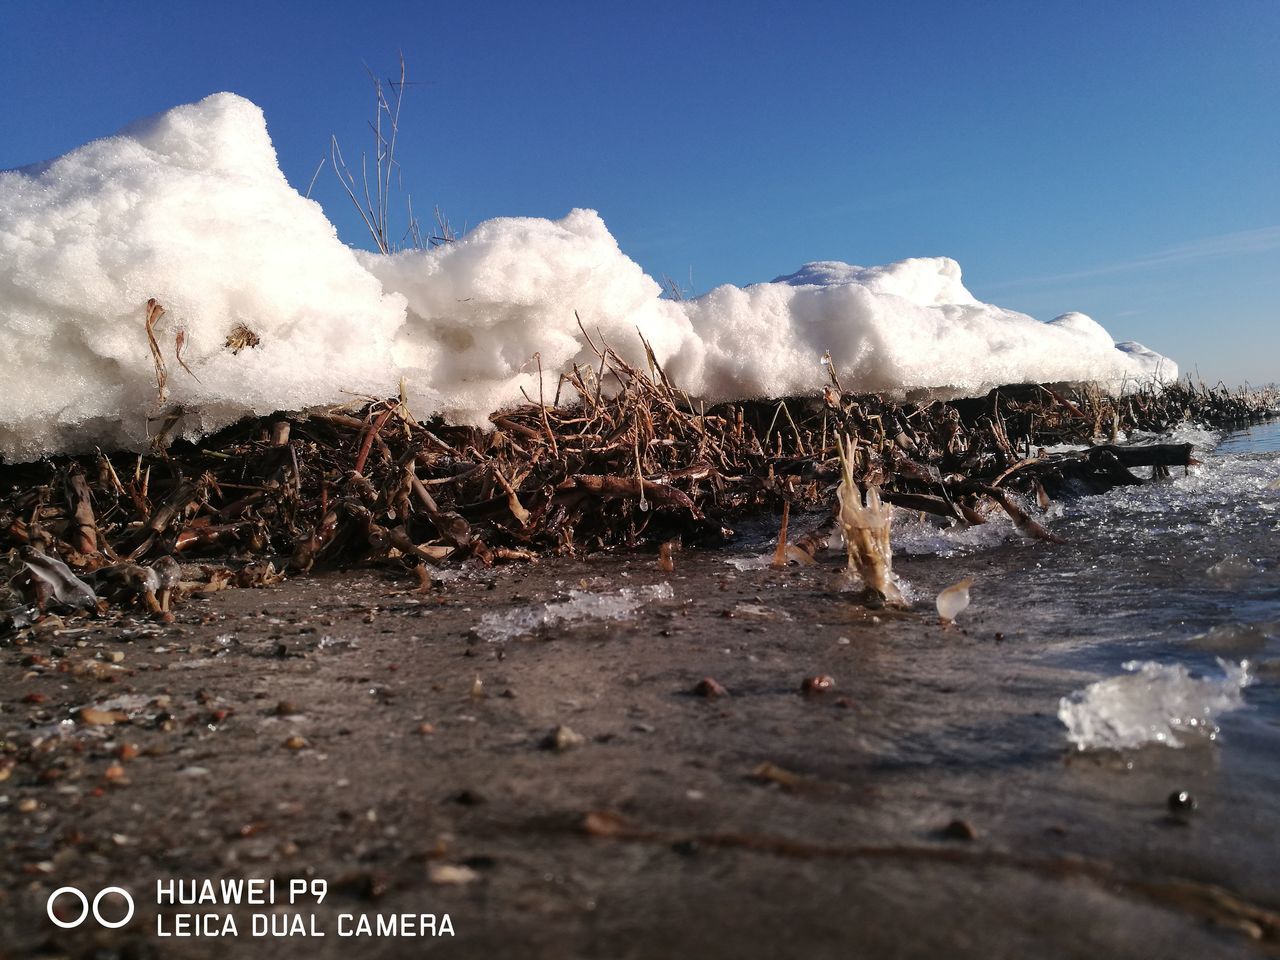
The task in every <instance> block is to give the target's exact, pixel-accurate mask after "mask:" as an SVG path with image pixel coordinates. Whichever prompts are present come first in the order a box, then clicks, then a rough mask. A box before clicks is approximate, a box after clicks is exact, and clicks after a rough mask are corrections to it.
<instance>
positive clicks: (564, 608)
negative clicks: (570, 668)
mask: <svg viewBox="0 0 1280 960" xmlns="http://www.w3.org/2000/svg"><path fill="white" fill-rule="evenodd" d="M673 596H675V592H674V591H673V590H672V589H671V584H669V583H666V582H663V583H657V584H653V585H651V586H647V587H623V588H622V589H621V590H616V591H614V592H612V593H592V592H590V591H587V590H570V591H569V597H568V599H567V600H560V601H556V602H554V603H540V604H534V605H533V606H529V607H523V608H520V609H517V610H506V611H494V612H491V613H486V614H485V615H484V616H483V617H481V618H480V623H479V624H477V625H476V628H475V631H476V635H477V636H479V637H480V638H481V639H483V640H487V641H489V642H490V643H494V642H497V641H502V640H514V639H516V638H518V637H522V636H526V635H528V634H531V633H534V632H536V631H538V630H542V629H546V628H548V627H557V626H562V625H566V624H574V623H580V622H584V621H588V620H625V619H627V618H628V617H630V616H632V615H633V614H634V613H635V612H636V611H637V610H639V609H640V608H641V607H643V606H644V605H645V604H647V603H649V602H650V601H653V600H670V599H671V598H672V597H673Z"/></svg>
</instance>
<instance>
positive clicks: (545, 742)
mask: <svg viewBox="0 0 1280 960" xmlns="http://www.w3.org/2000/svg"><path fill="white" fill-rule="evenodd" d="M586 742H587V739H586V737H584V736H583V735H582V734H580V733H575V732H574V731H573V730H570V729H569V728H568V727H566V726H565V725H564V724H563V723H561V724H557V725H556V727H555V729H554V730H552V731H551V732H550V733H548V734H547V735H546V736H545V737H543V738H542V744H541V746H542V749H544V750H555V751H557V752H559V753H563V752H564V751H566V750H572V749H573V748H574V747H580V746H582V745H583V744H584V743H586Z"/></svg>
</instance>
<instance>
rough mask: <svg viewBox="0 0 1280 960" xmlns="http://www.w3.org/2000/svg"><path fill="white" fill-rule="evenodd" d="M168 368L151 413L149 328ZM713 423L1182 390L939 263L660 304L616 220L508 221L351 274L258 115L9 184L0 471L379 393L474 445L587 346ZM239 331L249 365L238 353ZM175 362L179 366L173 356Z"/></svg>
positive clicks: (176, 115)
mask: <svg viewBox="0 0 1280 960" xmlns="http://www.w3.org/2000/svg"><path fill="white" fill-rule="evenodd" d="M151 297H154V298H155V299H157V300H158V301H159V302H160V303H161V304H162V305H163V306H164V307H165V308H166V310H167V313H166V314H165V316H164V317H163V319H162V320H161V321H160V323H159V324H158V326H157V328H156V334H157V339H158V342H159V346H160V349H161V351H162V353H163V355H164V357H165V360H166V364H167V367H168V396H167V397H166V399H165V400H164V402H163V403H162V402H160V401H159V399H158V396H157V389H156V378H155V372H154V366H153V361H152V357H151V351H150V347H149V345H148V341H147V336H146V328H145V322H144V318H145V304H146V301H147V299H148V298H151ZM575 314H576V315H578V316H580V317H581V319H582V323H583V325H584V326H585V327H586V329H587V331H588V332H589V333H590V334H591V335H592V336H593V337H595V336H596V333H597V331H598V332H599V333H600V334H601V335H602V336H603V337H604V338H605V339H606V340H607V341H608V343H609V344H610V345H611V346H612V347H614V348H615V349H617V350H618V351H619V352H620V353H622V354H623V355H624V356H626V357H628V358H629V359H631V360H633V361H635V362H636V363H638V364H642V358H643V353H642V348H641V345H640V341H639V337H638V336H637V331H639V333H640V334H642V335H643V336H644V337H645V338H646V339H647V340H648V341H649V342H650V344H651V345H652V347H653V349H654V353H655V355H656V356H657V358H658V360H659V362H660V363H662V364H663V365H664V368H665V369H666V371H667V373H668V374H669V375H670V376H672V378H673V379H675V380H676V381H677V382H678V383H679V384H680V385H681V386H682V387H683V388H684V389H686V390H687V391H688V392H689V393H690V394H693V395H701V396H703V397H705V398H707V399H708V400H712V401H715V400H728V399H740V398H747V397H755V396H780V395H784V394H792V393H801V392H810V391H813V390H815V389H817V388H819V387H820V385H821V384H822V383H823V382H824V381H825V378H826V373H825V370H824V368H823V366H822V365H821V362H820V359H821V357H822V355H823V353H824V352H826V351H828V350H829V351H830V352H831V356H832V359H833V361H834V362H835V364H836V369H837V371H838V373H839V375H840V377H841V380H842V382H843V383H844V384H845V386H846V387H847V388H850V389H857V390H867V391H889V392H894V393H898V394H911V393H915V392H923V391H929V392H932V393H934V394H935V395H936V394H950V395H965V394H970V395H972V394H981V393H984V392H986V391H987V390H989V389H991V388H992V387H994V386H999V385H1001V384H1005V383H1015V382H1033V381H1034V382H1075V381H1095V382H1098V383H1100V384H1102V385H1103V386H1104V387H1107V388H1109V389H1112V390H1118V389H1122V388H1123V387H1124V386H1125V385H1126V384H1128V385H1132V384H1135V383H1139V382H1148V381H1150V380H1151V379H1153V378H1159V379H1163V380H1169V379H1173V378H1175V377H1176V376H1177V367H1176V366H1175V365H1174V364H1173V363H1172V362H1171V361H1169V360H1167V359H1166V358H1164V357H1161V356H1160V355H1159V354H1156V353H1153V352H1152V351H1149V350H1147V349H1146V348H1145V347H1142V346H1141V345H1140V344H1134V343H1125V344H1122V345H1121V346H1120V348H1119V349H1117V347H1116V345H1115V344H1114V343H1113V342H1112V340H1111V337H1110V336H1108V334H1107V333H1106V331H1105V330H1103V328H1102V327H1101V326H1099V325H1098V324H1097V323H1095V322H1094V321H1093V320H1091V319H1089V318H1088V317H1086V316H1084V315H1083V314H1065V315H1064V316H1062V317H1059V318H1057V319H1056V320H1053V321H1051V322H1050V323H1040V322H1038V321H1037V320H1035V319H1033V318H1032V317H1029V316H1027V315H1025V314H1021V313H1016V312H1013V311H1009V310H1004V309H1001V308H999V307H995V306H990V305H987V304H983V303H980V302H979V301H978V300H976V299H975V298H974V297H973V295H972V294H971V293H970V292H969V291H968V290H966V289H965V287H964V285H963V283H962V282H961V274H960V267H959V265H958V264H957V263H956V262H955V261H954V260H950V259H947V258H942V257H939V258H932V259H912V260H904V261H901V262H899V263H894V264H889V265H888V266H882V267H856V266H851V265H849V264H845V263H838V262H833V261H824V262H819V263H811V264H808V265H806V266H804V267H803V268H801V269H800V270H799V271H798V272H796V273H794V274H791V275H789V276H786V277H780V278H778V279H777V280H775V281H773V282H772V283H762V284H755V285H753V286H749V287H745V288H739V287H733V286H723V287H718V288H716V289H715V290H712V291H711V292H709V293H707V294H705V295H704V296H701V297H698V298H696V299H693V300H688V301H684V302H680V303H677V302H673V301H670V300H665V299H662V298H661V289H660V287H659V285H658V284H657V282H656V281H654V280H653V278H651V277H649V276H648V275H647V274H645V273H644V271H643V270H642V269H641V268H640V267H639V265H637V264H636V263H635V262H634V261H633V260H631V259H630V258H629V257H627V256H626V255H625V254H624V253H623V252H622V251H621V250H620V249H619V248H618V244H617V241H616V240H615V239H614V238H613V236H612V235H610V233H609V231H608V229H607V228H606V227H605V225H604V222H603V221H602V220H601V218H600V216H599V215H598V214H597V213H596V212H595V211H592V210H574V211H571V212H570V213H569V214H568V216H566V217H564V218H563V219H561V220H555V221H553V220H544V219H537V218H514V217H513V218H501V219H497V220H490V221H488V222H486V223H483V224H481V225H480V226H478V227H477V228H476V229H475V230H473V231H472V232H471V233H469V234H468V235H467V236H465V237H463V238H462V239H461V240H459V241H457V242H454V243H450V244H447V245H445V246H442V247H438V248H436V249H433V250H426V251H416V250H415V251H407V252H404V253H399V254H394V255H391V256H379V255H375V254H368V253H363V252H360V251H353V250H351V249H350V248H348V247H346V246H344V245H343V244H342V243H341V242H340V241H339V240H338V238H337V233H336V231H335V228H334V227H333V225H332V224H331V223H330V222H329V221H328V220H327V219H326V217H325V215H324V213H323V211H322V210H321V208H320V206H319V205H318V204H316V203H314V202H312V201H310V200H307V199H305V198H303V197H302V196H300V195H299V194H298V193H297V192H296V191H295V190H294V189H293V188H292V187H290V186H289V184H288V183H287V181H286V180H285V178H284V176H283V174H282V173H281V172H280V168H279V165H278V163H277V161H276V155H275V151H274V149H273V147H272V145H271V140H270V138H269V136H268V135H267V129H266V123H265V121H264V118H263V115H262V111H261V110H260V109H259V108H258V107H256V106H255V105H254V104H252V103H250V102H249V101H247V100H244V99H243V98H241V97H237V96H235V95H233V94H229V93H221V94H215V95H214V96H211V97H208V98H206V99H205V100H202V101H200V102H199V103H196V104H190V105H187V106H182V107H178V108H176V109H174V110H170V111H169V112H167V113H164V114H161V115H159V116H157V117H153V118H151V119H149V120H145V121H142V122H140V123H138V124H135V125H133V126H131V127H129V128H127V129H126V130H124V131H122V132H121V133H120V134H119V135H117V136H115V137H110V138H107V139H104V140H98V141H95V142H93V143H90V144H87V145H86V146H84V147H80V148H79V149H77V150H74V151H72V152H71V153H68V154H66V155H65V156H63V157H61V158H59V159H57V160H53V161H50V162H48V163H44V164H40V165H38V166H34V167H27V168H23V169H20V170H12V171H5V172H0V384H3V386H4V403H3V404H2V405H0V457H3V458H4V459H5V460H8V461H20V460H29V459H35V458H38V457H40V456H43V455H47V454H53V453H64V452H79V451H84V450H90V449H92V448H93V447H94V446H100V447H103V448H104V449H111V448H131V449H138V448H141V447H143V446H145V445H146V443H147V442H148V440H149V438H150V437H151V436H153V435H154V434H155V432H156V431H157V430H159V429H160V426H159V424H160V421H161V420H163V419H164V418H165V417H167V416H169V415H171V414H173V413H175V412H181V414H182V419H181V421H180V423H179V426H178V431H179V432H180V433H182V434H184V435H186V436H189V437H194V436H198V435H201V434H204V433H207V432H209V431H211V430H214V429H217V428H219V427H221V426H225V425H227V424H229V423H231V422H234V421H235V420H236V419H239V418H240V417H243V416H247V415H263V414H269V413H272V412H274V411H277V410H304V409H307V408H311V407H316V406H321V405H325V404H333V403H340V402H343V401H346V400H349V399H351V396H352V394H357V395H363V394H369V395H388V394H393V393H395V392H396V390H397V389H398V386H399V383H400V380H401V378H404V379H405V380H406V381H407V383H408V389H409V395H410V398H411V399H412V401H413V409H414V412H415V413H418V414H420V415H422V414H426V413H431V412H439V413H442V414H444V415H445V416H446V417H448V418H450V419H453V420H456V421H464V422H471V423H481V424H483V423H486V422H487V418H488V415H489V413H491V412H492V411H494V410H497V409H499V408H501V407H503V406H505V405H509V404H512V403H517V402H520V401H521V400H522V399H523V395H522V390H523V391H524V392H525V393H527V394H528V395H529V396H531V397H536V396H537V390H538V374H537V370H538V361H536V360H535V356H534V355H535V353H536V354H538V355H539V358H538V359H539V360H540V362H541V367H542V370H543V375H544V378H545V379H544V382H543V387H544V390H545V393H546V396H547V399H548V400H549V399H550V398H551V397H552V396H553V395H554V393H555V389H556V383H557V379H558V376H559V374H560V373H561V372H564V371H566V370H567V369H569V368H571V366H572V364H573V363H574V362H575V361H577V362H580V363H582V362H590V361H591V359H592V358H593V355H592V354H591V352H590V350H589V349H588V347H587V344H586V342H585V339H584V337H583V336H582V333H581V332H580V330H579V328H578V323H577V320H576V319H575ZM241 326H243V327H245V328H248V330H250V331H252V332H253V334H255V335H256V336H257V338H258V343H257V345H256V346H244V347H243V348H242V349H239V350H238V352H233V349H232V347H231V346H228V337H229V336H231V335H232V334H233V332H234V331H236V330H237V329H238V328H240V327H241ZM179 333H181V335H182V338H183V341H184V342H183V348H182V360H183V361H184V362H185V364H186V365H187V366H188V367H189V368H190V372H189V373H188V372H187V371H186V370H184V369H183V368H182V366H181V365H180V364H179V363H178V361H177V356H176V348H177V343H176V341H177V338H178V334H179Z"/></svg>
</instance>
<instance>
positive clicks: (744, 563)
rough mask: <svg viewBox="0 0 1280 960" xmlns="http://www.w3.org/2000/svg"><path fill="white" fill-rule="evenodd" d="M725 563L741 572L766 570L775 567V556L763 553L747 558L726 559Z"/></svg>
mask: <svg viewBox="0 0 1280 960" xmlns="http://www.w3.org/2000/svg"><path fill="white" fill-rule="evenodd" d="M724 562H725V563H727V564H728V565H729V566H731V567H733V569H735V570H738V571H740V572H746V571H747V570H765V569H767V568H768V567H770V566H772V565H773V554H772V553H761V554H754V555H751V556H746V557H725V558H724Z"/></svg>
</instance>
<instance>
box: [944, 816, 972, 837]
mask: <svg viewBox="0 0 1280 960" xmlns="http://www.w3.org/2000/svg"><path fill="white" fill-rule="evenodd" d="M941 835H942V838H943V839H944V840H977V839H978V831H977V829H976V828H975V827H974V825H973V824H972V823H970V822H969V821H968V820H959V819H957V820H952V821H951V822H950V823H948V824H947V825H946V826H945V827H943V828H942V830H941Z"/></svg>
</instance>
